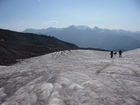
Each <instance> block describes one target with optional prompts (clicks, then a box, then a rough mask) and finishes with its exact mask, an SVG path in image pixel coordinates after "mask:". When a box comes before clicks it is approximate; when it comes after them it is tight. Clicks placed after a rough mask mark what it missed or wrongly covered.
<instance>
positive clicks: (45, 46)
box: [0, 29, 78, 65]
mask: <svg viewBox="0 0 140 105" xmlns="http://www.w3.org/2000/svg"><path fill="white" fill-rule="evenodd" d="M76 48H78V47H77V46H76V45H74V44H71V43H67V42H64V41H61V40H59V39H56V38H55V37H50V36H43V35H36V34H30V33H26V34H25V33H19V32H14V31H9V30H3V29H0V65H9V64H12V63H15V62H16V61H17V59H23V58H29V57H32V56H39V55H43V54H46V53H50V52H55V51H60V50H66V49H67V50H68V49H76Z"/></svg>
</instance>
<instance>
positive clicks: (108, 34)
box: [23, 25, 140, 50]
mask: <svg viewBox="0 0 140 105" xmlns="http://www.w3.org/2000/svg"><path fill="white" fill-rule="evenodd" d="M23 32H24V33H36V34H44V35H50V36H55V37H57V38H59V39H61V40H64V41H67V42H71V43H74V44H76V45H78V46H80V47H83V48H99V49H105V50H132V49H135V48H140V32H139V31H138V32H131V31H125V30H109V29H101V28H98V27H94V28H90V27H88V26H74V25H72V26H69V27H66V28H54V27H50V28H47V29H26V30H24V31H23Z"/></svg>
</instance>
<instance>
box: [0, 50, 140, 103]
mask: <svg viewBox="0 0 140 105" xmlns="http://www.w3.org/2000/svg"><path fill="white" fill-rule="evenodd" d="M0 104H1V105H140V49H137V50H133V51H128V52H124V53H123V57H122V58H119V57H118V55H115V56H114V58H113V59H111V58H110V57H109V52H104V51H94V50H71V51H63V52H62V51H61V52H55V53H51V54H48V55H43V56H40V57H34V58H30V59H27V60H24V61H22V62H20V63H18V64H16V65H13V66H8V67H6V66H5V67H4V66H0Z"/></svg>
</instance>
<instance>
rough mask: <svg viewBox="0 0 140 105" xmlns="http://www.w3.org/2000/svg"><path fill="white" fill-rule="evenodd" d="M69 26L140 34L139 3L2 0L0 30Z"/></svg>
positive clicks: (135, 0)
mask: <svg viewBox="0 0 140 105" xmlns="http://www.w3.org/2000/svg"><path fill="white" fill-rule="evenodd" d="M70 25H87V26H89V27H95V26H97V27H100V28H107V29H124V30H130V31H140V0H0V28H3V29H10V30H15V31H23V30H24V29H27V28H35V29H42V28H44V29H45V28H48V27H58V28H60V27H68V26H70Z"/></svg>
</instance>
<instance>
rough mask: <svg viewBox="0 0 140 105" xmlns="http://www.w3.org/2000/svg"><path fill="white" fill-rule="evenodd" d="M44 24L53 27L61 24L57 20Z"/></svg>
mask: <svg viewBox="0 0 140 105" xmlns="http://www.w3.org/2000/svg"><path fill="white" fill-rule="evenodd" d="M43 24H44V25H47V26H53V25H57V24H59V21H57V20H49V21H47V22H43Z"/></svg>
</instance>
